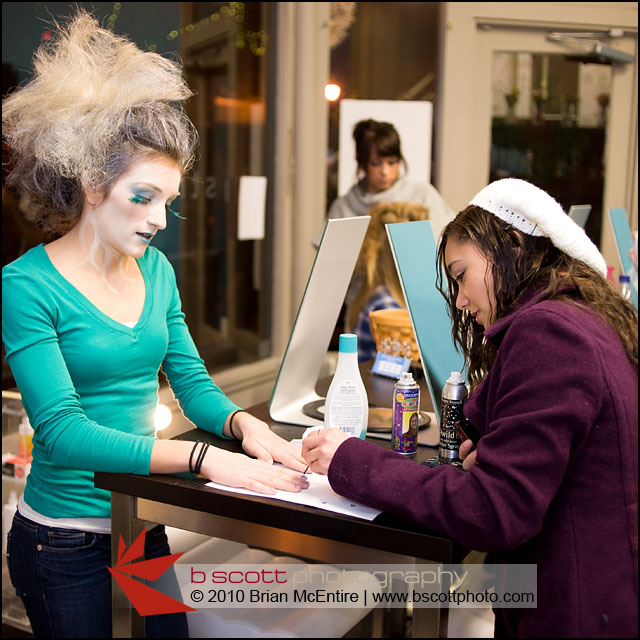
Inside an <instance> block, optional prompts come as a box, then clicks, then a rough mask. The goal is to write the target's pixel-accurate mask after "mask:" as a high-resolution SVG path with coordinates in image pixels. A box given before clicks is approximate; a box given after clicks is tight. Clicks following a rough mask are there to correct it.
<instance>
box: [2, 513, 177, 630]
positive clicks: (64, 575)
mask: <svg viewBox="0 0 640 640" xmlns="http://www.w3.org/2000/svg"><path fill="white" fill-rule="evenodd" d="M169 553H170V551H169V543H168V541H167V535H166V533H165V531H164V527H163V526H157V527H155V528H154V529H152V530H151V531H147V533H146V535H145V558H146V559H150V558H158V557H161V556H166V555H168V554H169ZM7 564H8V567H9V575H10V576H11V582H12V583H13V586H14V587H15V589H16V593H17V594H18V595H19V596H20V598H21V599H22V602H23V603H24V606H25V609H26V611H27V616H28V617H29V620H30V622H31V627H32V629H33V635H34V636H35V637H36V638H38V637H40V638H111V637H113V634H112V631H111V584H112V577H111V574H110V573H109V571H108V570H107V566H111V536H110V535H108V534H101V533H90V532H85V531H77V530H74V529H62V528H59V527H47V526H45V525H41V524H38V523H37V522H33V521H32V520H28V519H27V518H25V517H24V516H22V515H20V513H18V512H16V515H15V516H14V519H13V526H12V527H11V530H10V531H9V535H8V540H7ZM169 571H171V569H170V570H169ZM167 573H169V572H168V571H167ZM174 577H175V574H174ZM151 586H154V588H155V585H151ZM176 587H177V583H176ZM162 591H163V592H164V593H167V590H166V589H162ZM178 599H179V598H178ZM145 628H146V635H147V637H148V638H188V637H189V632H188V628H187V619H186V615H185V614H184V613H176V614H166V615H157V616H146V617H145Z"/></svg>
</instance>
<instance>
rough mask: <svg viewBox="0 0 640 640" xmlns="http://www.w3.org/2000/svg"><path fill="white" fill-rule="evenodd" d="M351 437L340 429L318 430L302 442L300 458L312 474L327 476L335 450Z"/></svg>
mask: <svg viewBox="0 0 640 640" xmlns="http://www.w3.org/2000/svg"><path fill="white" fill-rule="evenodd" d="M350 437H351V436H348V435H347V434H346V433H345V432H344V431H342V430H341V429H336V428H335V427H333V428H331V429H320V430H318V431H314V432H313V433H311V434H309V435H308V436H307V437H306V438H305V439H304V440H303V441H302V457H303V458H304V459H305V460H306V462H307V464H308V465H309V468H310V469H311V471H313V472H314V473H321V474H323V475H327V473H328V472H329V465H330V464H331V460H333V455H334V454H335V452H336V450H337V448H338V447H339V446H340V445H341V444H342V443H343V442H344V441H345V440H346V439H347V438H350Z"/></svg>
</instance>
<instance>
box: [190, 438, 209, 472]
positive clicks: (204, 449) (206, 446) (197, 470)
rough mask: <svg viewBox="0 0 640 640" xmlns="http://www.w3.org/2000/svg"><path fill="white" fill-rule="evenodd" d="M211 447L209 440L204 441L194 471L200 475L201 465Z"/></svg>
mask: <svg viewBox="0 0 640 640" xmlns="http://www.w3.org/2000/svg"><path fill="white" fill-rule="evenodd" d="M209 447H210V445H209V443H208V442H203V443H202V449H200V455H199V456H198V459H197V460H196V464H195V467H194V468H193V472H194V473H195V474H196V475H198V474H199V473H200V467H201V466H202V463H203V462H204V456H205V454H206V453H207V449H208V448H209Z"/></svg>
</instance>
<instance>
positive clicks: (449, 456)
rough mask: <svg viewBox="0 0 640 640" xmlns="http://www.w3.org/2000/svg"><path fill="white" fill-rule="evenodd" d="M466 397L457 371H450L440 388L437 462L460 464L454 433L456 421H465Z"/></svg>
mask: <svg viewBox="0 0 640 640" xmlns="http://www.w3.org/2000/svg"><path fill="white" fill-rule="evenodd" d="M466 399H467V387H466V385H465V384H464V379H463V377H462V376H461V375H460V372H459V371H452V372H451V375H450V376H449V379H448V380H447V383H446V384H445V385H444V388H443V389H442V403H441V404H442V406H441V416H440V448H439V451H438V462H439V463H440V464H454V465H456V466H458V465H460V464H462V462H461V460H460V456H459V454H458V450H459V449H460V440H459V439H458V434H457V433H456V422H460V424H461V425H463V424H464V423H465V422H466V419H465V417H464V413H462V407H463V405H464V403H465V400H466Z"/></svg>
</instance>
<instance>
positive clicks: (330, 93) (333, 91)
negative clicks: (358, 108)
mask: <svg viewBox="0 0 640 640" xmlns="http://www.w3.org/2000/svg"><path fill="white" fill-rule="evenodd" d="M324 97H325V98H326V99H327V100H329V102H335V101H336V100H337V99H338V98H339V97H340V87H339V86H338V85H337V84H327V85H325V87H324Z"/></svg>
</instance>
